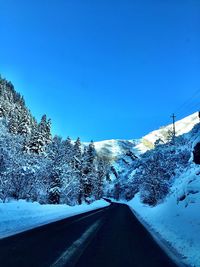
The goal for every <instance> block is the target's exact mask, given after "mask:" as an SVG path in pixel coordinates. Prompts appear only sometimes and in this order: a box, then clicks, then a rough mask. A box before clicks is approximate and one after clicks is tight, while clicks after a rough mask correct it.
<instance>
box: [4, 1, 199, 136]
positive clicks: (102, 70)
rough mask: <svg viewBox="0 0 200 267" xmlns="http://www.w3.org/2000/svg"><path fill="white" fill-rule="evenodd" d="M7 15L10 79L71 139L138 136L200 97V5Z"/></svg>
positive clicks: (64, 8) (66, 8)
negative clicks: (196, 94) (196, 95)
mask: <svg viewBox="0 0 200 267" xmlns="http://www.w3.org/2000/svg"><path fill="white" fill-rule="evenodd" d="M0 13H1V14H0V73H1V74H2V75H3V76H4V77H6V78H7V79H9V80H11V81H12V82H13V83H14V85H15V88H16V89H17V90H18V91H19V92H21V93H22V94H23V95H24V97H25V100H26V103H27V105H28V107H29V108H30V109H31V110H32V113H33V114H34V115H35V116H36V118H38V119H39V118H40V117H41V115H42V114H43V113H46V114H47V115H48V116H49V117H51V119H52V123H53V132H54V133H57V134H60V135H62V136H63V137H66V136H68V135H69V136H71V137H72V138H76V137H77V136H80V137H81V139H82V140H84V141H87V140H90V139H94V140H103V139H111V138H126V139H131V138H138V137H140V136H142V135H144V134H145V133H147V132H149V131H150V130H153V129H155V128H157V127H159V126H161V125H164V124H166V123H168V122H170V115H171V113H172V112H173V111H174V110H176V109H177V107H179V106H180V105H181V104H182V103H183V102H184V101H185V100H186V99H188V98H189V97H190V96H191V94H192V93H193V92H195V91H196V90H197V89H200V1H199V0H196V1H194V0H187V1H186V0H179V1H178V0H152V1H149V0H48V1H47V0H29V1H27V0H17V1H16V0H0ZM196 102H198V99H196ZM199 102H200V101H199ZM192 111H193V110H191V112H192ZM184 112H185V114H177V115H178V116H179V117H181V116H183V115H187V113H190V110H184Z"/></svg>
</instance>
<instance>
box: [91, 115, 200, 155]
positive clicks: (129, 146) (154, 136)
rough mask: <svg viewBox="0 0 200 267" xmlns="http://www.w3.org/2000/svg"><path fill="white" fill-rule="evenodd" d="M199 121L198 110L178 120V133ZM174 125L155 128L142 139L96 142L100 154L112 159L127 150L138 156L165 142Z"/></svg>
mask: <svg viewBox="0 0 200 267" xmlns="http://www.w3.org/2000/svg"><path fill="white" fill-rule="evenodd" d="M197 123H199V117H198V112H196V113H194V114H192V115H190V116H188V117H185V118H183V119H181V120H179V121H177V122H176V124H175V125H176V135H177V136H180V135H182V134H185V133H188V132H189V131H191V130H192V128H193V127H194V126H195V125H196V124H197ZM172 128H173V125H172V124H169V125H166V126H162V127H160V129H158V130H154V131H152V132H150V133H148V134H147V135H145V136H143V137H142V138H140V139H133V140H118V139H111V140H104V141H99V142H95V143H94V144H95V148H96V150H97V152H98V153H99V154H100V155H104V156H108V157H109V158H111V159H112V160H116V159H117V158H120V157H121V156H122V155H124V154H126V153H127V151H131V152H132V153H134V154H135V155H136V156H139V155H140V154H143V153H145V152H146V151H148V150H151V149H153V148H154V143H155V142H156V141H157V140H159V139H161V140H162V141H163V142H164V143H166V142H167V140H168V137H169V134H170V131H172Z"/></svg>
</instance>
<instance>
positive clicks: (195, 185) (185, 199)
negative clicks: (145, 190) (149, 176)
mask: <svg viewBox="0 0 200 267" xmlns="http://www.w3.org/2000/svg"><path fill="white" fill-rule="evenodd" d="M199 173H200V172H199V168H195V167H193V168H191V169H189V170H188V171H187V172H186V173H185V174H183V175H182V176H180V177H179V178H178V179H177V180H176V181H175V183H174V186H173V188H172V193H171V195H170V196H169V197H168V198H167V199H166V201H165V202H164V203H162V204H160V205H158V206H156V207H149V206H146V205H144V204H142V203H141V202H140V198H139V195H136V196H135V198H134V199H133V200H131V201H130V202H128V205H129V206H130V207H131V208H133V209H134V210H135V211H136V212H137V214H139V215H140V216H141V217H142V219H144V221H145V222H146V223H147V224H148V225H149V226H150V227H151V228H152V230H153V231H154V232H157V233H158V234H159V236H161V237H162V238H163V239H164V240H166V241H167V242H168V243H169V244H171V245H172V247H174V248H175V249H176V251H177V252H178V253H179V254H181V255H183V256H184V262H185V263H186V264H189V265H190V266H195V267H198V266H200V253H199V251H200V236H199V233H200V175H199Z"/></svg>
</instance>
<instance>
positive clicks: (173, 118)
mask: <svg viewBox="0 0 200 267" xmlns="http://www.w3.org/2000/svg"><path fill="white" fill-rule="evenodd" d="M171 118H172V121H173V143H174V138H175V136H176V126H175V118H176V116H175V115H174V113H173V114H172V116H171Z"/></svg>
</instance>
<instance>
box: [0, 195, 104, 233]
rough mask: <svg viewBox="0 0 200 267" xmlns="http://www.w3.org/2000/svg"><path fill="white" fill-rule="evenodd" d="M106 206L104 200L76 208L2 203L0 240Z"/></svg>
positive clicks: (0, 209)
mask: <svg viewBox="0 0 200 267" xmlns="http://www.w3.org/2000/svg"><path fill="white" fill-rule="evenodd" d="M106 206H109V203H108V202H106V201H104V200H98V201H95V202H93V203H92V204H90V205H87V204H82V205H80V206H74V207H70V206H67V205H40V204H39V203H37V202H34V203H31V202H26V201H24V200H19V201H13V202H10V203H0V238H3V237H7V236H10V235H13V234H16V233H19V232H22V231H25V230H28V229H32V228H35V227H37V226H41V225H44V224H48V223H50V222H53V221H57V220H60V219H63V218H67V217H70V216H73V215H77V214H81V213H84V212H87V211H91V210H95V209H98V208H102V207H106Z"/></svg>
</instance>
